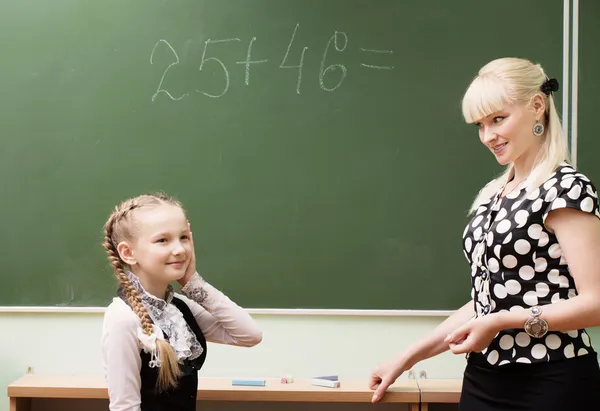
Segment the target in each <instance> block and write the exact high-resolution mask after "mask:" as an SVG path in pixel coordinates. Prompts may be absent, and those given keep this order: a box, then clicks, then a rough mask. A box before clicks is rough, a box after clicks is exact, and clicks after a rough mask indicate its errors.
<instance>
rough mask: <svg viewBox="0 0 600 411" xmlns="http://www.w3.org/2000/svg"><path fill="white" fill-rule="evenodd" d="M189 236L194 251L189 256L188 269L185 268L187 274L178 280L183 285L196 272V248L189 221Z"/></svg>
mask: <svg viewBox="0 0 600 411" xmlns="http://www.w3.org/2000/svg"><path fill="white" fill-rule="evenodd" d="M188 237H189V240H190V244H191V246H192V247H191V248H192V252H191V253H190V255H189V256H188V258H189V262H188V266H187V270H185V274H184V275H183V277H181V278H180V279H179V280H177V281H178V282H179V284H181V286H182V287H183V286H184V285H186V284H187V282H188V281H189V279H190V278H191V277H192V276H193V275H194V274H195V273H196V251H195V249H194V238H193V237H192V229H191V226H190V222H189V221H188Z"/></svg>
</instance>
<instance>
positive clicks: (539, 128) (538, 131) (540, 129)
mask: <svg viewBox="0 0 600 411" xmlns="http://www.w3.org/2000/svg"><path fill="white" fill-rule="evenodd" d="M533 134H534V135H535V136H538V137H539V136H541V135H542V134H544V125H543V124H542V123H540V120H537V121H536V123H535V125H534V126H533Z"/></svg>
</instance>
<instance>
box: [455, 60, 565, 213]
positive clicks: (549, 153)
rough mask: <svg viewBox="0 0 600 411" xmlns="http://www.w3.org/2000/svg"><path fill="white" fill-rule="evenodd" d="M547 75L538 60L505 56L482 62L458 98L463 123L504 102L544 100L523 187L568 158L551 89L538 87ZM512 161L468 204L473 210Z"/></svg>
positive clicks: (496, 186)
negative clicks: (535, 152) (536, 144)
mask: <svg viewBox="0 0 600 411" xmlns="http://www.w3.org/2000/svg"><path fill="white" fill-rule="evenodd" d="M547 80H548V76H547V75H546V73H545V72H544V69H543V68H542V67H541V66H540V65H539V64H533V63H532V62H531V61H529V60H525V59H520V58H514V57H507V58H500V59H496V60H493V61H491V62H489V63H487V64H486V65H485V66H483V67H482V68H481V69H480V70H479V73H478V74H477V76H476V77H475V78H474V79H473V81H472V82H471V84H470V85H469V87H468V89H467V91H466V92H465V95H464V97H463V100H462V114H463V117H464V119H465V121H466V122H467V123H473V122H476V121H479V120H480V119H482V118H484V117H486V116H489V115H490V114H492V113H495V112H497V111H501V110H503V109H504V107H505V106H507V105H513V104H523V105H527V106H529V105H530V104H531V103H532V102H533V98H534V97H535V96H537V95H539V96H541V98H542V99H543V100H544V103H545V106H546V109H545V113H544V117H543V119H541V121H542V123H543V124H544V127H545V132H544V134H543V135H542V136H541V137H540V138H541V139H543V142H542V148H541V150H540V151H539V153H538V155H537V157H536V159H535V162H534V165H533V168H532V170H531V173H530V174H529V176H528V177H527V179H526V180H525V188H526V190H527V191H533V190H535V189H536V188H538V187H539V186H540V185H541V184H543V183H544V181H546V180H547V179H548V177H549V176H550V175H551V174H552V172H554V170H555V169H556V167H557V166H558V165H559V164H560V163H562V162H564V161H569V160H570V159H569V148H568V144H567V141H566V138H565V136H564V135H563V131H562V125H561V122H560V118H559V115H558V112H557V110H556V106H555V104H554V97H553V96H552V93H550V92H548V94H546V93H545V92H543V91H542V85H543V84H544V83H545V82H546V81H547ZM512 167H513V166H512V164H510V165H508V166H507V167H506V169H505V171H504V172H503V173H502V174H501V175H500V176H499V177H497V178H495V179H494V180H492V181H490V182H489V183H488V184H486V186H485V187H483V189H481V191H480V192H479V194H478V195H477V197H476V198H475V201H474V202H473V204H472V205H471V209H470V212H473V211H474V210H476V209H477V207H478V206H479V205H480V204H482V203H483V202H485V201H487V200H489V199H490V198H491V197H492V196H493V195H494V194H495V193H496V192H497V191H498V190H499V189H500V188H501V187H502V185H503V184H504V183H505V182H506V181H507V179H508V178H509V177H510V175H511V173H512Z"/></svg>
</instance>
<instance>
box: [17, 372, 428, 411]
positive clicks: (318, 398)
mask: <svg viewBox="0 0 600 411" xmlns="http://www.w3.org/2000/svg"><path fill="white" fill-rule="evenodd" d="M8 396H9V397H11V398H14V399H16V398H84V399H108V389H107V387H106V382H105V381H104V379H103V378H101V377H95V376H37V375H26V376H23V377H21V378H19V379H18V380H16V381H15V382H13V383H12V384H10V385H9V386H8ZM372 396H373V391H372V390H370V389H369V388H368V386H367V381H365V380H340V387H339V388H327V387H316V386H313V385H310V381H309V380H308V379H298V380H294V382H293V383H290V384H282V383H281V382H280V380H279V379H276V378H267V379H266V385H265V386H264V387H252V386H232V385H231V378H199V383H198V397H197V398H198V400H213V401H219V400H220V401H281V402H364V403H367V402H370V401H371V397H372ZM419 401H420V393H419V387H418V386H417V383H416V381H414V380H398V381H396V383H395V384H394V385H392V386H391V387H390V388H389V389H388V391H387V393H386V395H385V396H384V398H383V399H382V400H381V402H386V403H405V404H406V403H415V404H418V403H419Z"/></svg>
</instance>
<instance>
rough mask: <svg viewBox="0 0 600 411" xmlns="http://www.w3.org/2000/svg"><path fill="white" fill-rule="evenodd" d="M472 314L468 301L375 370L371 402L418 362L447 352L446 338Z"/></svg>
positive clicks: (470, 302)
mask: <svg viewBox="0 0 600 411" xmlns="http://www.w3.org/2000/svg"><path fill="white" fill-rule="evenodd" d="M474 314H475V311H474V308H473V300H470V301H469V302H468V303H466V304H465V305H463V306H462V307H461V308H459V309H458V310H457V311H455V312H454V313H453V314H452V315H451V316H450V317H448V318H447V319H446V320H444V321H443V322H442V323H441V324H440V325H438V326H437V327H436V328H435V329H434V330H433V331H432V332H431V333H429V334H428V335H426V336H425V337H424V338H422V339H421V340H418V341H417V342H415V343H414V344H412V345H410V346H409V347H408V348H407V349H406V350H404V351H403V352H402V353H401V354H400V355H398V356H397V357H396V358H395V359H393V360H392V361H389V362H387V363H384V364H382V365H380V366H378V367H377V368H375V370H374V371H373V373H372V374H371V379H370V387H371V389H374V390H375V393H374V394H373V398H372V402H377V401H379V399H381V398H382V397H383V395H384V393H385V391H386V390H387V388H388V387H389V386H390V385H391V384H393V383H394V381H396V378H398V377H399V376H400V375H401V374H402V373H403V372H404V371H406V370H409V369H411V368H412V367H413V366H414V365H415V364H416V363H418V362H420V361H423V360H426V359H427V358H431V357H434V356H436V355H438V354H441V353H443V352H445V351H447V350H448V348H449V347H448V343H446V342H444V339H445V338H446V336H447V335H448V334H449V333H451V332H452V331H454V330H455V329H456V328H458V327H460V326H462V325H463V324H465V323H466V322H468V321H469V320H470V319H471V318H472V317H473V316H474Z"/></svg>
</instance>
